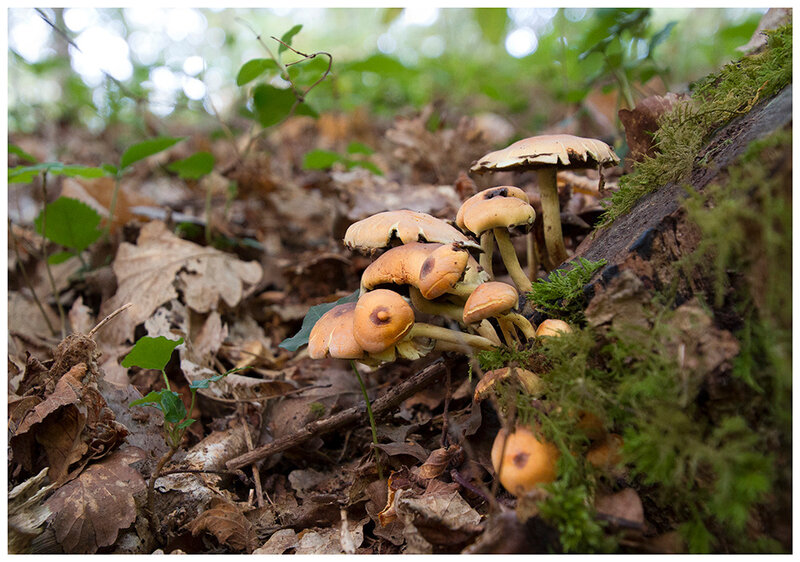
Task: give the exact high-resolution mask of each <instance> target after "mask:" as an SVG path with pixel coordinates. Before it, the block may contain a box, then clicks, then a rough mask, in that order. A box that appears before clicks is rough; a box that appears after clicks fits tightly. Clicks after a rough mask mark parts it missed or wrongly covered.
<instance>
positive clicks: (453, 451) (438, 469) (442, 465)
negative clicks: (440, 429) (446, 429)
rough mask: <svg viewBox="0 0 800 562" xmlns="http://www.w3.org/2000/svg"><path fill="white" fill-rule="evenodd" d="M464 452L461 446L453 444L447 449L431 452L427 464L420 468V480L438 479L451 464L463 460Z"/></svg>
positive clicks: (418, 473)
mask: <svg viewBox="0 0 800 562" xmlns="http://www.w3.org/2000/svg"><path fill="white" fill-rule="evenodd" d="M463 458H464V451H463V450H462V449H461V446H460V445H457V444H453V445H450V446H449V447H447V449H445V448H441V449H436V450H435V451H431V454H430V455H429V456H428V458H427V459H426V460H425V463H424V464H423V465H422V466H420V467H419V470H418V471H417V475H419V477H420V478H436V477H437V476H440V475H441V474H442V473H444V471H445V470H446V469H447V465H449V464H450V463H451V462H454V461H455V462H458V460H459V459H462V460H463Z"/></svg>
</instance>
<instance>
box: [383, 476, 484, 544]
mask: <svg viewBox="0 0 800 562" xmlns="http://www.w3.org/2000/svg"><path fill="white" fill-rule="evenodd" d="M394 504H395V510H396V512H397V516H398V518H399V519H400V520H401V521H403V523H404V524H405V530H404V532H405V536H406V542H407V543H408V548H407V550H406V552H408V553H409V554H411V553H416V554H424V553H432V552H434V551H440V550H442V551H445V552H450V551H455V552H458V551H460V550H461V549H462V548H463V547H464V546H466V544H467V543H468V542H469V541H470V540H471V539H473V538H474V537H475V536H476V535H477V534H478V533H479V532H480V531H481V530H482V529H481V528H480V527H478V524H479V523H480V522H481V516H480V515H479V514H478V512H477V511H475V509H473V508H472V507H471V506H470V505H469V504H468V503H467V502H466V501H464V498H462V497H461V495H460V494H459V493H458V492H457V491H455V490H453V491H446V490H442V491H440V492H438V493H430V492H427V491H426V492H425V493H424V494H422V495H421V496H417V495H416V494H414V493H413V492H412V491H406V490H402V491H398V493H397V494H395V499H394Z"/></svg>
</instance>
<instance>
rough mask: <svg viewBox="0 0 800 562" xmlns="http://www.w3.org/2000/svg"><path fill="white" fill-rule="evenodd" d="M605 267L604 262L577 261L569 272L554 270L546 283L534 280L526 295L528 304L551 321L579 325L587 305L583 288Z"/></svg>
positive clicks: (580, 259) (582, 259)
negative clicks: (529, 302) (555, 319)
mask: <svg viewBox="0 0 800 562" xmlns="http://www.w3.org/2000/svg"><path fill="white" fill-rule="evenodd" d="M605 264H606V260H604V259H601V260H599V261H596V262H592V261H589V260H587V259H584V258H580V257H579V258H578V263H577V264H573V267H572V269H569V270H563V269H557V270H555V271H553V272H552V273H551V274H550V276H549V277H548V279H546V280H545V279H539V280H537V281H536V283H534V284H533V287H532V288H531V291H530V292H529V293H528V294H527V297H528V300H530V301H531V302H532V303H533V306H534V307H535V308H536V309H538V310H540V311H541V312H543V313H544V314H546V315H547V316H549V317H550V318H558V319H560V320H565V321H567V322H570V323H578V322H581V321H583V309H584V306H585V304H586V302H585V297H584V294H583V287H584V285H586V284H587V283H588V282H589V280H591V278H592V275H594V273H595V272H596V271H597V270H598V269H600V268H601V267H603V266H604V265H605Z"/></svg>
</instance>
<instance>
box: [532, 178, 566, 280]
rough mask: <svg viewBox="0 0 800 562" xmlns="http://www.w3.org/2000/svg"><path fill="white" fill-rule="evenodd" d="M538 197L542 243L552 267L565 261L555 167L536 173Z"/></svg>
mask: <svg viewBox="0 0 800 562" xmlns="http://www.w3.org/2000/svg"><path fill="white" fill-rule="evenodd" d="M536 173H537V179H538V180H539V195H540V197H541V201H542V222H543V224H544V243H545V246H547V253H548V255H549V257H550V262H551V264H552V265H553V267H555V266H557V265H559V264H560V263H561V262H563V261H564V260H565V259H567V250H566V249H565V248H564V234H563V233H562V232H561V206H560V204H559V202H558V186H557V184H556V167H555V166H547V167H545V168H539V169H538V170H537V171H536Z"/></svg>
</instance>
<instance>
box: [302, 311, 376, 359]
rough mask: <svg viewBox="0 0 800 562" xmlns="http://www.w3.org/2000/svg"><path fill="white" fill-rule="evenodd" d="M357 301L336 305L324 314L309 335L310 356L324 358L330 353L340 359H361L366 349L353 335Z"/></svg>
mask: <svg viewBox="0 0 800 562" xmlns="http://www.w3.org/2000/svg"><path fill="white" fill-rule="evenodd" d="M355 309H356V303H354V302H350V303H346V304H339V305H336V306H334V307H333V308H332V309H330V310H329V311H328V312H326V313H325V314H323V315H322V316H321V317H320V319H319V320H317V323H316V324H314V327H313V328H312V329H311V334H310V335H309V336H308V356H309V357H311V358H312V359H322V358H323V357H327V356H328V355H330V356H331V357H336V358H338V359H360V358H361V357H363V356H364V350H363V349H361V346H360V345H358V343H357V342H356V340H355V337H354V336H353V316H354V313H355Z"/></svg>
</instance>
